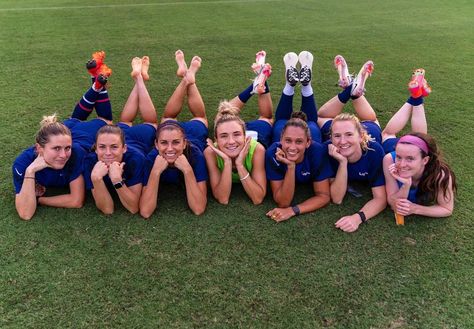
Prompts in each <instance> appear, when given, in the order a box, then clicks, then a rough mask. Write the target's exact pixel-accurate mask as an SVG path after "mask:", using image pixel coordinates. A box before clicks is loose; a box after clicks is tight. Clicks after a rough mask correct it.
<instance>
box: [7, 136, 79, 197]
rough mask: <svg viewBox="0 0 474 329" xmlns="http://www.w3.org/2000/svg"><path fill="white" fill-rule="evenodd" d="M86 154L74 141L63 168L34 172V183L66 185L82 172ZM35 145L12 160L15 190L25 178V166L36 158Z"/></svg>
mask: <svg viewBox="0 0 474 329" xmlns="http://www.w3.org/2000/svg"><path fill="white" fill-rule="evenodd" d="M85 155H86V152H85V150H84V149H83V148H82V147H81V146H79V145H78V144H76V143H73V144H72V149H71V157H70V158H69V160H68V161H67V162H66V165H65V166H64V168H63V169H59V170H58V169H53V168H44V169H42V170H40V171H37V172H36V173H35V180H36V183H38V184H40V185H42V186H44V187H67V186H69V183H71V182H72V181H74V180H75V179H76V178H78V177H79V176H80V175H81V174H82V163H83V159H84V157H85ZM36 157H37V154H36V152H35V147H34V146H32V147H30V148H27V149H26V150H24V151H23V152H22V153H21V154H20V155H19V156H18V157H17V158H16V159H15V162H13V166H12V170H13V184H14V185H15V192H16V193H17V194H18V193H20V191H21V187H22V185H23V180H24V178H25V172H26V168H28V166H29V165H30V164H31V163H32V162H33V161H34V160H35V159H36Z"/></svg>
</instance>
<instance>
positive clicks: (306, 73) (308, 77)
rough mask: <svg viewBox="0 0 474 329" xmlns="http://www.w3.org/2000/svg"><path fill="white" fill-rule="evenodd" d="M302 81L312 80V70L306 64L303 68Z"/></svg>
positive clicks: (301, 72)
mask: <svg viewBox="0 0 474 329" xmlns="http://www.w3.org/2000/svg"><path fill="white" fill-rule="evenodd" d="M300 81H301V83H308V82H310V81H311V70H310V69H309V67H307V66H306V65H305V66H303V67H302V68H301V71H300Z"/></svg>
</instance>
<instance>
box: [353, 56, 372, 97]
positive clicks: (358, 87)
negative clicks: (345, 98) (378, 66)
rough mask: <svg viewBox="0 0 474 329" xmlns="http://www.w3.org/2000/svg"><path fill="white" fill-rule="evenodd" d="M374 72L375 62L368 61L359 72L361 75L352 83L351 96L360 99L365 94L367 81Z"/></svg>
mask: <svg viewBox="0 0 474 329" xmlns="http://www.w3.org/2000/svg"><path fill="white" fill-rule="evenodd" d="M373 71H374V62H372V61H367V62H365V64H364V65H362V68H361V69H360V71H359V74H358V75H357V77H356V78H355V80H354V82H353V83H352V90H351V96H355V97H360V96H362V95H364V92H365V81H366V80H367V78H368V77H369V76H371V75H372V72H373Z"/></svg>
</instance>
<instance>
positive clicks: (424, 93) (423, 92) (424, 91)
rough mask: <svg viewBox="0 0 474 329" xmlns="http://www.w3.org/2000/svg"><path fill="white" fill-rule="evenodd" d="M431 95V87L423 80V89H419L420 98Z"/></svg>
mask: <svg viewBox="0 0 474 329" xmlns="http://www.w3.org/2000/svg"><path fill="white" fill-rule="evenodd" d="M429 94H431V87H430V85H429V84H428V82H427V81H426V80H425V79H423V87H421V96H423V97H426V96H428V95H429Z"/></svg>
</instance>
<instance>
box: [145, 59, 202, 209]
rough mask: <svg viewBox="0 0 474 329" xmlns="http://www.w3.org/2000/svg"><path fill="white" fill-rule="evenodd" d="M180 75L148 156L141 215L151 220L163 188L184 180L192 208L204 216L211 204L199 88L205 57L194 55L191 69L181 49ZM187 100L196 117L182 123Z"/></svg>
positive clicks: (189, 204) (177, 60) (179, 60)
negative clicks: (197, 75) (202, 63)
mask: <svg viewBox="0 0 474 329" xmlns="http://www.w3.org/2000/svg"><path fill="white" fill-rule="evenodd" d="M175 56H176V62H177V64H178V71H177V76H178V77H179V78H181V82H180V83H179V85H178V86H177V87H176V89H175V91H174V92H173V94H172V95H171V97H170V99H169V100H168V103H167V104H166V107H165V111H164V113H163V118H162V120H161V124H160V125H159V126H158V129H157V131H156V140H155V148H154V149H153V150H152V151H151V152H150V153H149V154H148V155H147V158H146V163H145V174H144V178H143V185H144V188H143V194H142V196H141V199H140V214H141V215H142V216H143V217H144V218H149V217H150V216H151V215H152V214H153V212H154V211H155V209H156V207H157V202H158V196H159V192H160V186H162V185H163V183H165V184H179V183H180V182H183V181H184V185H185V188H186V198H187V202H188V206H189V208H190V209H191V211H192V212H193V213H194V214H195V215H201V214H202V213H203V212H204V211H205V210H206V205H207V178H208V175H207V169H206V161H205V159H204V155H203V154H202V150H203V149H204V147H205V145H206V139H207V136H208V128H207V126H208V123H207V117H206V111H205V107H204V102H203V100H202V97H201V94H200V93H199V89H198V87H197V85H196V73H197V71H198V70H199V68H200V67H201V58H200V57H198V56H194V57H193V59H192V60H191V65H190V67H189V69H188V67H187V66H186V62H185V61H184V54H183V52H182V51H181V50H178V51H176V53H175ZM186 97H187V103H188V107H189V110H190V111H191V113H192V114H193V118H192V119H191V120H189V121H187V122H178V121H177V117H178V115H179V113H180V112H181V110H182V108H183V102H184V99H185V98H186Z"/></svg>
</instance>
